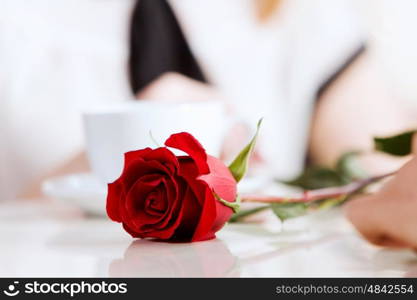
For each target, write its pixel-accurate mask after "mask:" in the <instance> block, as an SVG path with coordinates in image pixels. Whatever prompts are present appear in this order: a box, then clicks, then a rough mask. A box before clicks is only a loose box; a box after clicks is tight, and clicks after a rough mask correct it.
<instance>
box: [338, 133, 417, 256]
mask: <svg viewBox="0 0 417 300" xmlns="http://www.w3.org/2000/svg"><path fill="white" fill-rule="evenodd" d="M414 140H415V146H417V139H414ZM414 149H417V147H414ZM346 213H347V217H348V219H349V220H350V221H351V222H352V223H353V225H354V226H355V227H356V229H357V230H358V231H359V232H360V233H361V234H362V235H363V236H364V237H365V238H366V239H367V240H369V241H370V242H371V243H373V244H376V245H379V246H386V247H406V248H413V249H417V156H415V157H413V158H412V159H411V160H410V161H409V162H407V163H406V164H405V165H404V166H403V167H402V168H401V169H400V170H399V171H398V173H397V174H396V175H395V176H394V178H392V179H391V180H390V181H389V182H387V184H386V185H384V186H383V187H382V189H381V190H380V191H378V192H377V193H375V194H373V195H369V196H362V197H359V198H357V199H354V200H352V201H351V202H350V203H348V204H347V207H346Z"/></svg>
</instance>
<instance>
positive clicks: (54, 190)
mask: <svg viewBox="0 0 417 300" xmlns="http://www.w3.org/2000/svg"><path fill="white" fill-rule="evenodd" d="M42 192H43V193H44V194H45V195H46V196H48V197H51V198H54V199H57V200H61V201H65V202H68V203H71V204H75V205H76V206H78V207H80V208H81V209H82V210H84V211H85V212H87V213H90V214H93V215H99V216H104V215H106V195H107V186H106V185H105V184H103V183H101V182H100V181H99V180H98V179H97V178H96V177H94V175H93V174H90V173H78V174H71V175H67V176H62V177H55V178H51V179H48V180H46V181H44V182H43V184H42Z"/></svg>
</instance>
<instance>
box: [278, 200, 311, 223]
mask: <svg viewBox="0 0 417 300" xmlns="http://www.w3.org/2000/svg"><path fill="white" fill-rule="evenodd" d="M270 206H271V209H272V211H273V212H274V214H275V215H276V216H277V217H278V218H279V219H280V220H281V221H282V222H284V221H285V220H288V219H291V218H295V217H299V216H302V215H305V214H306V213H307V210H308V207H309V205H308V204H307V203H272V204H271V205H270Z"/></svg>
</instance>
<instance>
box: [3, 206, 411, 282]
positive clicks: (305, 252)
mask: <svg viewBox="0 0 417 300" xmlns="http://www.w3.org/2000/svg"><path fill="white" fill-rule="evenodd" d="M0 239H1V241H0V276H2V277H4V276H7V277H23V276H25V277H38V276H39V277H70V276H74V277H89V276H93V277H98V276H100V277H106V276H117V277H136V276H137V277H160V276H162V277H188V276H192V277H302V276H308V277H319V276H326V277H327V276H337V277H345V276H364V277H368V276H372V277H381V276H382V277H388V276H395V277H396V276H399V277H401V276H417V254H416V253H414V252H412V251H394V250H386V249H381V248H377V247H374V246H371V245H369V244H368V243H367V242H365V241H364V240H362V239H361V238H360V237H359V236H358V235H357V233H355V231H354V230H353V229H352V228H351V226H350V225H349V224H348V223H347V221H346V220H345V219H344V217H343V215H342V213H341V212H340V211H338V210H332V211H327V212H321V213H316V214H313V215H310V216H308V217H302V218H299V219H296V220H292V221H289V222H287V223H285V224H284V226H281V224H280V223H279V222H278V221H275V220H272V219H270V221H269V222H265V223H263V224H260V223H248V224H229V225H226V227H225V228H224V229H223V230H222V231H220V232H219V234H218V238H217V239H215V240H211V241H206V242H199V243H192V244H178V243H177V244H175V243H161V242H153V241H147V240H133V239H132V238H130V236H128V235H127V234H126V233H125V232H124V231H123V230H122V229H121V226H120V225H119V224H116V223H112V222H110V221H108V220H106V219H100V218H88V217H85V216H83V214H82V213H80V212H79V211H78V210H77V209H75V208H71V207H67V206H62V205H58V204H53V203H44V204H33V203H30V202H25V203H21V202H20V203H19V202H15V203H12V204H0Z"/></svg>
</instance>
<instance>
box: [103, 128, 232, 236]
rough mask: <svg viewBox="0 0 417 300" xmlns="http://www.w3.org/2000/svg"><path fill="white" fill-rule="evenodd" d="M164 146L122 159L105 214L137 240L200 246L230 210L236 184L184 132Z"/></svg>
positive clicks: (138, 152)
mask: <svg viewBox="0 0 417 300" xmlns="http://www.w3.org/2000/svg"><path fill="white" fill-rule="evenodd" d="M165 146H167V147H172V148H177V149H179V150H182V151H184V152H185V153H187V154H188V156H175V155H174V154H173V153H172V152H171V151H170V150H169V149H168V148H166V147H161V148H157V149H151V148H146V149H142V150H137V151H131V152H127V153H126V154H125V164H124V169H123V172H122V174H121V176H120V177H119V178H118V179H117V180H116V181H114V182H113V183H110V184H109V185H108V196H107V214H108V216H109V217H110V219H112V220H113V221H116V222H121V223H123V227H124V229H125V230H126V231H127V232H128V233H129V234H130V235H132V237H139V238H147V237H149V238H158V239H163V240H182V241H193V242H195V241H203V240H208V239H212V238H214V237H215V233H216V232H217V231H218V230H220V229H221V228H222V227H223V225H224V224H225V223H226V222H227V221H228V220H229V218H230V216H231V215H232V213H233V210H232V209H231V208H230V207H229V206H227V205H225V204H223V203H222V202H221V201H222V200H221V199H223V200H224V201H227V202H235V201H236V180H235V179H234V177H233V176H232V174H231V172H230V171H229V169H228V168H227V167H226V166H225V165H224V164H223V163H222V162H221V161H220V160H219V159H217V158H215V157H213V156H210V155H207V154H206V152H205V150H204V148H203V147H202V146H201V144H200V143H199V142H198V141H197V140H196V139H195V138H194V137H193V136H192V135H190V134H189V133H186V132H182V133H178V134H173V135H171V136H170V137H169V138H168V140H167V141H166V142H165Z"/></svg>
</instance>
